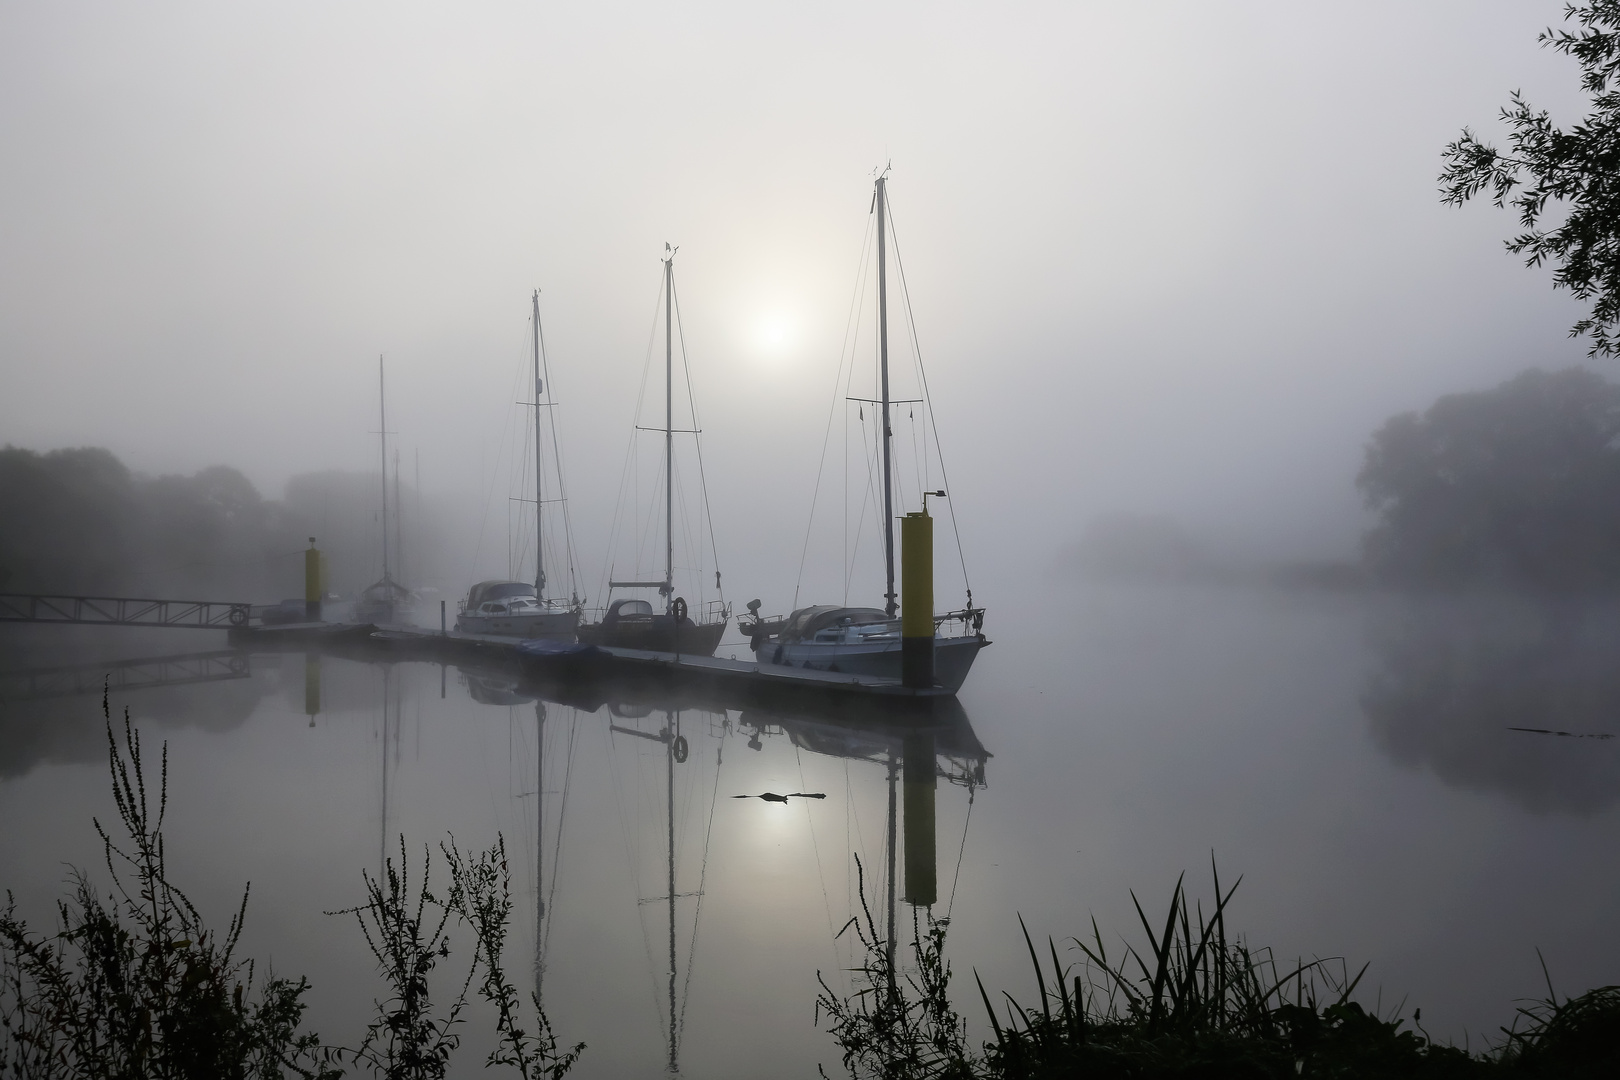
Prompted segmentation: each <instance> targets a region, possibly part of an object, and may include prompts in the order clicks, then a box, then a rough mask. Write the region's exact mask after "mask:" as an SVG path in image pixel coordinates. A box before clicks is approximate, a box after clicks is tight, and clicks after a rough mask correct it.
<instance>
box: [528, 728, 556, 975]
mask: <svg viewBox="0 0 1620 1080" xmlns="http://www.w3.org/2000/svg"><path fill="white" fill-rule="evenodd" d="M534 745H535V770H534V999H535V1000H536V1001H539V1000H540V995H541V984H542V983H543V982H544V981H545V977H546V703H545V702H543V701H541V700H539V699H538V698H536V699H535V702H534ZM558 840H559V843H560V842H561V838H560V837H559V838H558Z"/></svg>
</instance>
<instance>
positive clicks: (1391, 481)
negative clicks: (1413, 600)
mask: <svg viewBox="0 0 1620 1080" xmlns="http://www.w3.org/2000/svg"><path fill="white" fill-rule="evenodd" d="M1356 484H1357V486H1358V487H1359V488H1360V489H1361V492H1362V494H1363V496H1364V497H1365V499H1366V502H1367V505H1368V507H1369V508H1371V509H1372V510H1374V511H1376V512H1377V513H1378V515H1379V522H1378V524H1377V526H1376V527H1375V528H1374V529H1373V530H1372V531H1371V532H1370V533H1369V534H1368V535H1367V537H1366V539H1365V542H1364V554H1365V557H1366V559H1367V562H1368V565H1369V568H1370V569H1371V570H1373V572H1374V573H1375V574H1377V575H1379V576H1380V577H1382V578H1384V579H1385V580H1390V581H1394V582H1399V583H1406V584H1426V585H1444V586H1454V585H1467V584H1499V585H1511V586H1526V587H1532V588H1542V589H1571V588H1583V587H1590V586H1595V585H1602V586H1615V585H1620V386H1616V385H1615V384H1613V383H1610V382H1607V381H1606V380H1604V379H1602V378H1601V377H1599V376H1597V375H1595V374H1593V373H1592V372H1590V371H1587V370H1585V369H1582V368H1571V369H1569V370H1567V371H1558V372H1544V371H1527V372H1524V373H1523V374H1521V375H1519V376H1518V377H1516V378H1514V379H1512V380H1510V381H1509V382H1506V383H1504V384H1502V385H1501V386H1498V387H1496V388H1495V389H1493V390H1486V391H1482V392H1479V393H1472V394H1453V395H1450V396H1447V397H1443V398H1441V399H1440V400H1439V401H1437V402H1435V403H1434V405H1433V406H1431V407H1430V408H1429V410H1428V411H1427V412H1425V413H1423V414H1422V415H1421V416H1420V415H1418V414H1416V413H1405V414H1402V415H1400V416H1396V417H1394V418H1392V419H1391V420H1389V421H1388V422H1386V423H1385V424H1384V426H1383V427H1382V428H1380V429H1379V430H1378V432H1377V433H1376V434H1375V435H1374V436H1373V438H1372V441H1371V443H1370V444H1369V445H1368V447H1367V455H1366V460H1365V463H1364V464H1363V465H1362V469H1361V473H1360V475H1359V476H1358V477H1357V479H1356Z"/></svg>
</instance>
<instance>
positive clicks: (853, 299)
mask: <svg viewBox="0 0 1620 1080" xmlns="http://www.w3.org/2000/svg"><path fill="white" fill-rule="evenodd" d="M873 197H874V198H876V196H875V195H874V196H873ZM874 225H875V221H874V219H873V217H872V212H871V211H870V210H868V211H867V221H866V233H865V235H864V236H863V237H862V240H861V254H860V258H859V259H858V260H857V262H856V264H855V289H854V292H853V293H852V295H851V296H850V299H849V314H848V315H846V316H845V319H844V337H843V340H842V341H841V342H840V343H839V346H838V371H837V373H836V374H835V375H834V376H833V400H832V404H831V405H829V406H828V408H827V428H826V431H825V432H824V433H823V434H822V436H821V458H820V460H819V461H818V462H817V464H816V484H815V487H814V488H812V489H811V492H810V517H809V520H807V521H806V522H805V526H804V547H803V548H801V549H800V551H799V576H798V577H797V578H796V579H794V582H793V606H794V607H798V606H799V589H800V587H801V586H802V585H803V584H804V561H805V556H806V555H807V554H808V552H809V551H810V533H811V530H812V529H813V528H814V526H815V521H816V502H817V500H819V499H820V497H821V474H822V471H823V469H824V468H825V467H826V464H827V443H828V442H829V441H830V440H831V438H832V422H833V417H835V416H837V415H838V386H839V384H840V383H845V384H846V386H847V381H846V379H845V376H844V356H845V352H846V350H847V351H848V354H849V364H850V375H851V377H853V375H854V363H855V346H854V344H853V343H852V341H851V336H852V335H853V334H856V333H858V332H859V325H860V324H859V318H860V312H861V310H863V309H864V306H865V299H866V294H865V285H866V274H867V260H866V255H867V252H868V251H870V250H871V243H872V234H873V228H874ZM844 417H845V424H846V430H847V425H848V418H849V410H848V409H847V408H846V409H845V411H844ZM845 457H846V460H847V457H848V438H847V436H846V439H845ZM845 472H846V474H847V472H848V466H847V464H846V466H845ZM844 521H845V525H844V534H845V543H846V545H847V543H848V536H849V524H848V522H849V507H848V503H847V501H846V503H845V508H844ZM845 554H846V557H847V554H848V549H847V546H846V550H845ZM846 592H847V586H846ZM846 599H847V596H846Z"/></svg>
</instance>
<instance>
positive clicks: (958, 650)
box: [739, 174, 989, 693]
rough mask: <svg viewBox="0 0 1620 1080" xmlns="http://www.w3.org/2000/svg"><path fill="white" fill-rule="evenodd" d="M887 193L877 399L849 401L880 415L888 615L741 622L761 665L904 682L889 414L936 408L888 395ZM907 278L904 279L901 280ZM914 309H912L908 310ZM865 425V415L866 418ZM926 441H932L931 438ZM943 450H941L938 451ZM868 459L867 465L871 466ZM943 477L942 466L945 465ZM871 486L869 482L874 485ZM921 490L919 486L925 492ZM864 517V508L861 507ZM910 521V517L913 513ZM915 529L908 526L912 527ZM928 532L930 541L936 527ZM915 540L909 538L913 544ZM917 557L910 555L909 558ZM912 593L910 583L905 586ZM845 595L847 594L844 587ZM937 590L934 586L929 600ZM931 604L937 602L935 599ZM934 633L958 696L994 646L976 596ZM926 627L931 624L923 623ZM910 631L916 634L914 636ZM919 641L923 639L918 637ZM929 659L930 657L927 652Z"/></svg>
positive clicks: (938, 672)
mask: <svg viewBox="0 0 1620 1080" xmlns="http://www.w3.org/2000/svg"><path fill="white" fill-rule="evenodd" d="M888 205H889V204H888V188H887V175H886V174H884V175H879V176H878V178H877V186H876V190H875V192H874V193H873V198H872V206H873V209H874V211H875V212H876V218H877V220H876V231H877V245H876V256H877V294H878V295H877V318H878V331H877V334H878V395H879V396H878V397H877V398H875V399H869V398H849V399H848V400H850V401H854V402H856V403H857V407H858V408H859V409H861V410H864V408H865V407H866V406H872V407H873V408H874V409H876V410H877V418H876V419H877V424H878V427H877V431H878V434H877V437H876V438H875V439H874V441H876V442H879V443H880V444H881V450H880V451H879V455H878V456H880V457H881V461H880V462H879V463H878V471H880V473H881V476H882V488H883V490H882V493H881V497H882V508H881V509H882V515H883V565H884V575H885V576H884V583H885V588H884V593H883V597H884V606H883V608H882V610H879V609H877V608H867V607H847V606H844V605H837V604H823V605H816V606H813V607H805V608H799V609H798V610H796V611H794V612H793V613H792V614H791V615H788V616H787V617H786V618H776V619H763V618H761V617H760V615H759V605H758V602H757V601H756V602H755V603H753V604H750V605H749V610H750V611H751V612H752V613H753V620H752V621H751V622H750V623H747V624H741V625H739V629H741V630H742V631H743V632H744V633H746V634H748V635H749V639H750V642H749V644H750V647H751V648H752V649H753V652H754V658H755V659H756V660H757V661H758V662H759V663H760V664H761V665H765V664H780V665H785V666H788V667H797V668H814V669H817V670H820V671H837V672H844V673H847V674H853V675H880V676H885V677H888V678H893V679H899V678H901V677H902V663H901V656H902V653H903V652H904V651H905V645H904V641H903V635H902V628H901V620H900V619H899V618H898V617H897V612H898V611H899V608H900V604H899V602H898V601H899V594H898V593H897V592H896V591H895V543H894V521H895V506H894V504H895V498H896V492H895V478H896V472H895V466H894V461H893V453H892V451H893V445H894V431H893V428H892V425H891V422H890V420H891V417H890V409H891V407H892V406H893V405H895V404H922V405H923V406H924V407H925V408H931V405H930V404H929V402H928V394H927V383H926V381H924V382H923V383H922V385H921V392H922V397H921V398H917V399H911V400H910V401H907V402H895V401H894V400H892V399H891V397H890V392H889V389H890V388H889V311H888V277H887V254H886V250H885V241H886V239H887V228H886V222H887V216H888ZM902 280H903V279H902ZM908 310H909V309H908ZM917 365H918V370H919V371H920V370H921V365H922V359H921V357H920V356H918V357H917ZM861 415H862V417H863V420H864V411H862V413H861ZM925 441H926V437H925ZM936 449H937V447H936ZM872 464H873V463H872V462H871V460H870V459H868V462H867V466H868V468H869V469H870V468H872ZM941 478H942V479H943V466H941ZM868 482H869V480H868ZM920 486H921V485H919V487H920ZM944 494H945V492H943V491H918V492H916V493H915V495H916V497H917V498H918V499H919V500H920V501H921V505H922V513H921V517H922V518H924V519H926V518H927V516H928V497H929V496H942V495H944ZM863 513H864V508H863ZM908 516H912V515H908ZM909 527H910V526H909V525H908V528H909ZM928 535H929V536H930V537H931V536H932V532H931V526H929V533H928ZM908 543H909V541H908ZM931 545H932V540H931V539H930V540H929V547H928V548H927V549H925V553H926V558H927V559H928V560H929V561H930V569H929V570H928V577H929V580H930V581H931V579H932V573H933V571H932V568H931V560H932V554H931ZM912 557H915V556H913V555H911V554H910V553H909V549H908V558H912ZM907 587H908V589H909V588H911V586H910V585H908V586H907ZM846 591H847V590H846ZM931 591H932V586H931V585H930V595H931ZM930 603H931V601H930ZM929 615H931V616H932V617H933V621H934V628H933V638H932V649H933V668H932V670H933V680H934V681H935V682H937V683H938V684H939V685H940V686H943V687H945V688H946V689H947V690H950V691H952V692H953V693H954V692H955V691H957V690H960V689H961V688H962V683H963V682H964V681H965V680H966V679H967V675H968V671H969V669H970V668H972V667H973V660H974V658H975V657H976V656H978V653H979V650H980V649H982V648H984V647H985V646H986V645H988V644H989V642H988V641H987V640H985V636H984V634H983V632H982V631H983V629H984V609H983V608H976V607H974V606H973V592H972V590H971V589H969V590H968V593H967V605H966V606H965V607H964V608H963V609H962V610H960V611H953V612H949V613H947V614H944V615H935V614H933V612H932V611H930V612H929ZM955 624H959V625H960V627H961V629H960V631H959V632H957V633H954V634H950V635H941V633H940V629H941V628H942V627H948V626H953V625H955ZM923 626H924V627H926V626H927V621H926V620H924V621H923ZM907 633H908V634H911V633H916V631H908V632H907ZM918 636H919V637H921V635H918ZM922 655H923V656H924V657H925V658H926V656H927V653H926V652H925V653H923V654H922Z"/></svg>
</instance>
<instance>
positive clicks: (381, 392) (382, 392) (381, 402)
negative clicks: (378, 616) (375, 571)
mask: <svg viewBox="0 0 1620 1080" xmlns="http://www.w3.org/2000/svg"><path fill="white" fill-rule="evenodd" d="M377 413H378V416H379V418H380V419H381V422H382V424H381V426H382V430H381V431H380V432H378V434H379V435H381V436H382V497H383V501H382V556H383V573H382V576H383V581H384V582H385V583H386V582H387V581H388V397H387V390H386V387H385V386H384V384H383V358H382V356H381V355H379V356H378V357H377ZM389 599H390V600H392V599H393V598H392V597H389Z"/></svg>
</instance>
